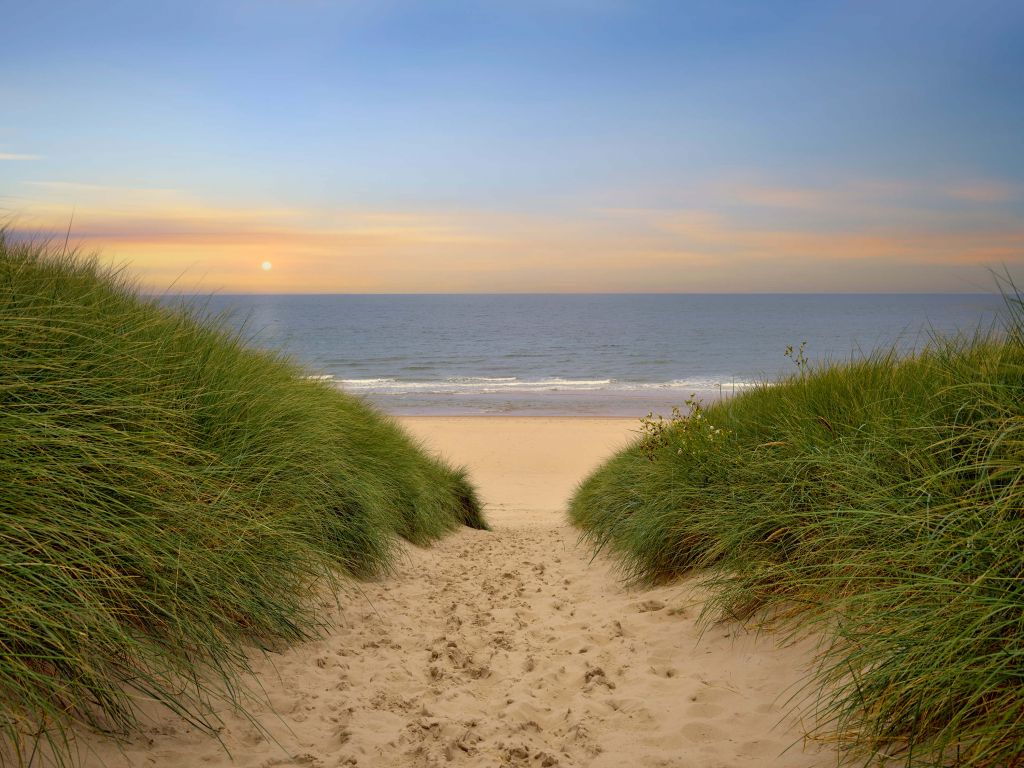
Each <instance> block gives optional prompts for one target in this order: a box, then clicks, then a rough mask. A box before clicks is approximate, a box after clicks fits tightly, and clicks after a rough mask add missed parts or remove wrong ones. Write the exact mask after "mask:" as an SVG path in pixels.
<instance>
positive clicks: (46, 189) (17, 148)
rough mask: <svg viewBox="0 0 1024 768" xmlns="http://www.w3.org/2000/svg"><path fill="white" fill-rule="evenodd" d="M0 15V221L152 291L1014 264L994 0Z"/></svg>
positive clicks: (57, 5) (706, 280)
mask: <svg viewBox="0 0 1024 768" xmlns="http://www.w3.org/2000/svg"><path fill="white" fill-rule="evenodd" d="M3 18H4V26H5V29H6V33H5V35H4V42H3V45H2V46H0V105H3V106H2V107H0V219H2V221H3V222H4V223H5V224H6V227H7V228H8V232H9V234H14V235H17V236H32V237H47V236H52V237H56V238H58V239H59V240H60V241H63V239H64V236H65V233H67V232H68V231H69V232H70V239H71V241H72V242H73V243H75V244H76V245H77V246H79V247H80V248H82V249H83V250H85V251H97V252H99V253H100V254H101V258H102V259H104V260H105V261H109V262H113V263H118V264H124V263H127V264H128V265H129V269H130V271H131V272H132V273H133V274H135V275H137V276H138V278H139V279H140V281H141V282H142V284H143V285H144V286H146V287H147V288H150V289H153V290H168V289H170V290H186V291H193V290H198V291H204V292H205V291H218V292H226V293H233V292H242V293H246V292H254V293H264V292H267V293H286V292H299V293H323V292H340V293H362V292H369V293H408V292H429V293H436V292H460V293H461V292H485V293H486V292H727V293H734V292H738V293H742V292H829V291H840V292H861V291H864V292H974V291H989V290H991V289H992V288H993V287H994V281H993V279H992V276H991V270H997V271H1005V272H1009V273H1010V275H1011V276H1013V277H1014V278H1015V279H1017V280H1018V282H1019V283H1022V284H1024V45H1022V44H1021V40H1024V3H1022V2H1020V1H1019V0H1013V1H1000V2H997V1H989V0H970V1H968V0H963V1H961V2H947V1H946V0H928V1H927V2H916V1H910V0H884V1H883V2H875V1H874V0H858V1H856V2H827V1H825V0H819V1H816V2H809V1H808V2H803V1H800V0H794V1H793V2H771V1H770V0H759V1H752V2H737V1H734V0H718V1H713V0H703V1H702V0H676V1H675V2H645V1H644V0H632V1H630V0H550V1H549V2H541V1H540V0H510V1H508V2H506V1H505V0H477V1H476V2H455V1H448V0H435V1H429V2H409V1H406V0H245V1H243V0H204V1H203V2H191V0H176V1H175V2H163V1H162V0H147V2H138V1H137V0H131V1H130V2H101V1H100V0H93V1H92V2H71V1H70V0H69V1H67V2H50V1H49V0H33V2H28V3H26V2H5V3H4V9H3ZM267 267H269V268H267Z"/></svg>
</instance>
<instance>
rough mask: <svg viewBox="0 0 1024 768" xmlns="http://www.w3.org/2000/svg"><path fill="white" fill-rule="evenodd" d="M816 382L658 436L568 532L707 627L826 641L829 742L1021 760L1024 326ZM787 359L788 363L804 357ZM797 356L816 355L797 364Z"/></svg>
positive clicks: (604, 471)
mask: <svg viewBox="0 0 1024 768" xmlns="http://www.w3.org/2000/svg"><path fill="white" fill-rule="evenodd" d="M1007 305H1008V309H1009V312H1008V316H1009V318H1010V320H1009V322H1008V325H1007V328H1005V329H1003V330H1002V331H996V330H993V331H992V332H986V333H978V334H975V335H974V336H972V337H961V338H956V339H938V338H936V339H933V340H932V341H931V342H930V343H929V344H928V345H927V347H926V348H925V349H923V350H922V351H920V352H919V353H918V354H916V355H913V356H911V357H907V358H900V357H899V356H897V355H896V354H895V353H893V352H882V353H878V354H875V355H873V356H872V357H870V358H869V359H867V360H862V361H856V362H849V363H846V364H836V365H828V366H821V367H818V368H813V369H812V368H809V367H808V366H807V365H806V362H805V361H803V362H802V363H801V362H800V361H797V362H798V366H799V371H798V373H797V374H796V375H794V376H793V377H791V378H790V379H788V380H786V381H784V382H782V383H780V384H778V385H775V386H763V387H760V388H758V389H756V390H754V391H750V392H747V393H744V394H741V395H739V396H737V397H735V398H733V399H730V400H727V401H723V402H720V403H716V404H714V405H712V406H710V407H708V408H707V409H706V410H704V411H700V410H698V411H696V412H695V414H694V415H691V416H690V417H689V418H682V419H678V420H676V421H675V423H673V424H672V425H671V426H669V427H668V428H667V429H666V428H662V427H660V426H659V427H657V428H652V426H651V424H650V422H647V425H646V433H645V434H644V435H643V436H642V437H641V438H640V439H639V440H637V441H636V443H635V444H633V445H632V446H631V447H629V448H627V449H626V450H624V451H622V452H621V453H619V454H618V455H616V456H615V457H613V458H612V459H611V460H610V461H609V462H607V463H606V464H605V465H603V466H602V467H600V468H599V469H598V470H597V471H596V472H595V473H593V474H592V475H591V476H590V477H589V478H587V479H586V480H585V481H584V482H583V483H582V484H581V485H580V487H579V488H578V490H577V492H576V494H575V496H574V498H573V500H572V503H571V509H570V516H571V518H572V520H573V522H574V523H575V524H576V525H578V526H580V527H581V528H582V530H583V534H582V535H583V536H584V537H585V538H586V539H588V540H589V541H590V542H591V543H592V544H593V545H594V546H595V547H596V548H598V549H605V550H607V551H609V552H610V553H612V554H613V555H614V556H615V557H616V558H617V559H618V561H619V562H620V563H621V564H622V566H623V568H624V569H625V571H626V573H627V574H628V575H629V576H631V577H633V578H638V579H666V578H673V577H677V576H680V575H682V574H686V573H688V572H691V571H699V572H700V574H701V575H702V578H703V580H704V582H705V583H706V584H708V585H709V586H710V587H711V588H712V595H713V597H712V598H711V600H710V602H709V603H708V606H707V607H706V609H705V613H704V616H703V619H704V620H705V621H709V620H713V619H715V618H720V617H726V618H739V619H747V618H750V617H755V618H756V619H757V620H758V621H769V620H770V621H771V622H773V623H775V624H777V625H778V624H781V625H783V626H786V627H788V628H790V629H796V630H802V629H810V628H814V629H816V630H819V631H821V632H823V633H824V636H825V638H826V641H827V645H826V649H825V651H824V653H823V655H822V656H821V658H820V660H819V663H818V665H817V667H816V669H815V682H814V684H815V685H817V686H819V687H820V694H819V697H818V701H819V706H820V709H819V712H818V715H819V721H820V722H821V723H822V725H821V727H820V730H819V732H818V734H817V735H819V736H822V737H826V736H827V737H829V738H838V740H839V742H840V743H841V744H842V746H843V747H845V748H846V749H848V750H850V752H851V754H853V755H860V756H865V755H867V756H870V755H895V756H896V759H897V761H898V762H902V763H904V764H906V765H908V766H910V765H929V766H940V765H958V766H1006V765H1020V764H1021V763H1022V761H1024V512H1022V510H1024V313H1022V312H1021V302H1020V299H1019V298H1018V297H1017V296H1016V295H1010V296H1009V297H1008V299H1007ZM791 354H792V353H791ZM800 357H801V358H802V354H801V355H800Z"/></svg>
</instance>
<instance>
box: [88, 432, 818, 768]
mask: <svg viewBox="0 0 1024 768" xmlns="http://www.w3.org/2000/svg"><path fill="white" fill-rule="evenodd" d="M404 421H405V423H406V424H407V425H408V426H409V428H410V429H412V430H413V431H414V432H415V433H416V434H417V435H419V436H420V437H422V438H423V439H424V440H425V441H427V442H428V444H429V445H431V446H432V447H433V448H434V449H436V450H438V451H440V452H441V453H443V454H445V455H447V456H448V457H449V458H451V459H453V460H455V461H457V462H460V463H466V464H468V465H469V466H470V467H471V470H472V472H473V477H474V479H475V480H476V481H477V482H478V483H479V484H480V487H481V490H482V493H483V496H484V499H485V501H486V502H487V504H488V510H489V517H490V519H491V521H492V524H493V525H494V531H493V532H489V533H487V532H481V531H471V530H463V531H460V532H459V533H457V534H455V535H453V536H451V537H449V538H447V539H446V540H444V541H443V542H441V543H440V544H438V545H435V546H433V547H431V548H429V549H418V548H415V547H407V549H406V553H405V556H404V557H403V558H402V560H401V562H400V563H399V565H398V568H397V570H396V572H395V573H394V574H393V575H392V576H391V577H389V578H387V579H385V580H382V581H380V582H378V583H370V584H363V585H361V586H360V589H361V592H362V594H361V595H360V594H357V593H353V594H352V595H350V596H348V597H347V598H346V599H345V600H344V602H345V605H346V607H345V608H344V610H341V611H339V612H338V613H337V615H336V616H335V620H336V623H337V626H336V628H335V629H334V630H332V631H331V632H330V633H329V635H328V636H326V637H325V638H324V639H322V640H319V641H315V642H309V643H306V644H303V645H301V646H299V647H295V648H291V649H288V650H286V651H284V652H283V653H273V654H269V655H267V656H266V657H260V658H258V659H256V661H255V666H256V669H257V671H258V675H259V683H260V685H262V686H263V688H264V689H265V691H266V693H267V697H268V699H269V701H270V703H271V704H272V705H273V709H274V710H275V711H276V713H277V714H276V715H274V714H272V713H271V712H270V711H269V710H268V709H266V708H264V709H263V710H262V711H260V712H257V715H258V717H259V722H260V725H261V726H262V729H263V730H261V728H257V727H256V726H254V725H253V724H252V723H251V722H249V721H247V720H246V719H245V718H243V717H240V716H236V715H230V714H229V715H227V716H225V728H224V729H223V732H222V734H221V739H222V742H223V746H222V745H221V744H219V743H218V742H217V741H216V740H214V739H211V738H209V737H208V736H205V735H203V734H201V733H199V732H198V731H196V730H194V729H191V728H190V727H189V726H188V725H186V724H183V723H182V722H181V721H178V720H175V719H174V718H173V717H172V716H170V715H167V714H160V715H155V716H154V720H153V722H152V723H150V724H148V725H147V727H146V729H145V732H144V733H143V734H141V735H139V736H137V737H135V738H133V739H132V740H131V741H130V742H128V743H123V744H120V745H118V744H115V743H113V742H110V741H103V740H100V739H98V738H95V737H87V738H85V739H83V740H81V741H80V742H79V746H80V748H81V749H82V752H83V757H84V758H85V763H86V765H89V766H98V765H111V766H113V765H125V764H128V765H138V766H148V765H158V766H196V765H211V766H215V765H236V766H253V767H256V766H260V767H261V768H264V767H265V768H269V767H270V766H288V765H297V766H349V765H358V766H441V765H449V764H451V765H463V766H707V767H712V766H766V765H772V766H776V765H777V766H829V765H835V764H836V762H837V757H836V754H835V753H834V752H833V751H832V750H831V748H829V747H827V746H821V745H816V744H811V745H805V744H804V743H803V742H802V739H801V734H802V730H801V729H800V728H799V727H798V726H796V725H795V724H794V723H791V722H781V723H780V720H782V718H783V714H784V712H785V707H784V706H783V704H784V703H785V700H786V699H787V697H788V695H790V694H792V693H793V691H794V690H795V687H794V686H796V685H797V684H798V681H799V680H800V678H801V670H802V669H803V668H804V666H805V665H806V664H807V662H808V661H809V660H810V659H811V657H812V655H813V651H814V648H813V644H812V643H811V642H809V641H803V642H800V643H797V644H792V645H789V646H787V647H778V646H777V644H776V642H777V641H776V639H775V638H771V637H755V636H752V635H750V634H747V633H745V632H743V631H742V630H739V629H738V628H737V627H735V626H731V625H722V626H717V627H714V628H712V629H711V630H709V631H708V632H707V633H706V634H705V635H704V637H703V638H701V637H700V636H699V634H698V631H697V628H696V626H695V618H696V615H697V612H698V611H699V594H697V593H695V592H694V590H693V589H692V588H691V587H688V586H687V585H686V584H676V585H671V586H665V587H658V588H654V589H642V590H631V589H627V588H625V587H623V585H622V584H621V583H620V581H619V579H618V577H617V575H616V574H615V572H614V570H613V569H612V568H611V566H610V565H609V563H608V562H607V561H605V560H604V559H603V558H600V557H598V558H596V559H594V560H593V561H592V560H591V557H590V552H589V551H588V550H587V549H585V548H582V547H578V546H577V545H576V532H575V531H574V530H573V529H571V528H569V527H568V526H567V525H566V524H565V522H564V519H563V516H562V514H561V510H562V509H563V507H564V503H565V501H566V499H567V497H568V495H569V494H570V493H571V491H572V488H573V486H574V485H575V483H576V482H577V481H578V480H579V479H580V478H581V477H582V476H583V474H584V473H585V472H586V471H587V470H588V469H590V468H591V467H593V466H594V465H595V464H596V463H597V462H599V461H600V459H601V458H602V457H604V456H606V455H608V453H610V452H611V451H612V450H613V449H614V448H615V447H617V446H618V445H621V444H622V443H623V442H624V441H625V440H627V439H629V438H630V437H631V433H630V430H631V429H633V428H635V425H636V422H635V421H633V420H620V419H547V418H544V419H525V418H524V419H518V418H508V419H482V418H411V419H406V420H404ZM225 748H226V750H227V751H225Z"/></svg>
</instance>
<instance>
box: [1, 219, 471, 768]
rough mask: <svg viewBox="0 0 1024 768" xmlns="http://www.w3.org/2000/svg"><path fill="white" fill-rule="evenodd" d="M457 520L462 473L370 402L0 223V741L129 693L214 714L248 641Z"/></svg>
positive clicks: (263, 638)
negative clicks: (13, 234) (399, 547)
mask: <svg viewBox="0 0 1024 768" xmlns="http://www.w3.org/2000/svg"><path fill="white" fill-rule="evenodd" d="M458 524H465V525H470V526H474V527H486V526H485V523H484V520H483V518H482V516H481V511H480V505H479V503H478V501H477V499H476V496H475V494H474V490H473V488H472V487H471V486H470V484H469V483H468V481H467V479H466V477H465V474H464V473H463V472H462V471H458V470H453V469H451V468H450V467H448V466H445V465H444V464H442V463H441V462H440V461H438V460H436V459H434V458H430V457H428V456H427V455H426V454H425V453H424V452H423V451H422V450H421V449H420V447H419V446H418V445H416V444H415V443H414V442H412V441H411V440H410V438H409V437H407V436H406V434H405V433H404V432H403V431H402V430H401V429H400V428H399V427H398V426H396V425H395V424H394V423H392V422H391V421H390V420H389V419H387V418H386V417H384V416H382V415H381V414H379V413H378V412H376V411H374V410H372V409H371V408H369V407H368V406H367V405H365V404H363V403H362V402H360V401H358V400H356V399H354V398H351V397H348V396H345V395H343V394H341V393H339V392H337V391H335V390H334V389H332V388H330V387H328V386H327V385H324V384H320V383H317V382H314V381H309V380H307V379H305V378H304V377H303V375H302V371H301V370H300V369H298V368H297V367H296V366H294V365H293V364H291V363H289V362H288V361H287V360H285V359H283V358H281V357H280V356H275V355H273V354H268V353H265V352H257V351H254V350H252V349H249V348H247V347H246V346H245V344H243V343H242V341H241V340H240V338H239V336H238V335H237V334H232V333H229V332H228V331H226V330H225V329H224V328H223V327H221V326H219V325H218V324H217V323H215V322H210V321H206V320H202V319H200V318H199V317H198V316H197V315H195V314H190V313H189V311H187V310H184V309H176V310H172V309H169V308H167V307H165V306H161V304H160V303H159V302H157V301H155V300H147V299H143V298H140V297H139V296H138V295H137V293H136V292H135V291H134V290H133V287H132V284H131V283H130V282H129V281H127V280H126V279H125V278H124V277H123V276H122V275H120V274H119V273H117V272H114V271H110V270H108V269H104V268H101V267H100V266H99V265H98V264H97V263H96V262H95V261H94V260H89V259H84V258H81V257H78V256H74V255H71V256H67V255H62V254H60V253H58V252H55V251H54V250H53V249H49V248H47V247H45V246H36V245H23V244H17V243H14V242H12V241H11V240H10V239H9V238H7V239H5V238H3V237H2V234H0V737H2V738H0V763H5V762H10V761H13V762H14V763H27V762H29V761H30V760H31V759H32V750H33V749H34V748H35V747H38V746H39V740H40V739H44V740H48V741H49V742H50V746H51V747H53V748H55V749H56V751H57V753H58V756H59V755H62V754H65V755H66V751H65V750H64V748H65V747H66V746H67V744H66V734H67V733H68V731H67V728H68V727H69V726H70V725H72V724H73V723H75V722H84V723H88V724H90V725H92V726H95V727H98V728H101V729H104V730H106V731H112V732H125V731H129V730H130V729H132V728H133V727H134V726H135V725H136V712H135V708H134V707H133V704H132V700H133V698H132V697H133V696H134V695H139V694H141V695H142V696H144V697H151V698H155V699H157V700H159V701H162V702H163V703H165V704H166V705H168V706H170V707H171V708H173V709H175V710H177V711H178V712H180V713H181V714H182V715H183V716H184V717H187V718H189V719H190V720H192V721H193V722H194V723H196V724H198V725H199V726H201V727H203V728H206V729H208V730H210V731H214V730H215V729H216V726H217V718H216V715H215V714H214V710H215V709H217V708H223V706H224V705H225V704H234V705H238V704H240V703H241V702H242V699H243V697H242V694H241V691H242V687H240V686H239V681H240V680H241V679H242V678H240V677H239V674H240V672H241V671H243V670H245V669H246V651H247V648H249V647H251V646H252V645H253V644H256V645H263V646H264V647H266V646H268V645H270V644H273V643H280V642H282V641H292V640H299V639H302V638H305V637H308V636H310V635H311V634H315V633H316V632H317V631H318V629H319V628H320V627H321V626H322V621H321V619H320V617H321V616H322V613H320V612H318V607H319V605H320V604H322V603H320V604H318V603H317V601H315V600H313V599H311V595H314V594H320V595H330V594H334V593H335V590H336V589H337V588H339V587H342V588H343V587H344V581H343V578H342V577H344V576H345V575H350V576H369V575H373V574H377V573H379V572H381V571H383V570H385V569H386V568H387V567H388V564H389V562H390V561H391V557H392V555H393V553H394V545H395V542H396V539H395V536H396V535H399V536H402V537H404V538H406V539H408V540H410V541H413V542H416V543H424V542H428V541H430V540H432V539H434V538H436V537H438V536H441V535H442V534H443V533H445V532H446V531H448V530H450V529H452V528H453V527H455V526H457V525H458ZM3 742H6V744H4V743H3Z"/></svg>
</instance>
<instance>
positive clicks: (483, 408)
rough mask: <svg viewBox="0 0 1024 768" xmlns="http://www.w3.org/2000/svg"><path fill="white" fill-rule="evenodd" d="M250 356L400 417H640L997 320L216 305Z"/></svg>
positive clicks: (892, 305)
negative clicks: (289, 363)
mask: <svg viewBox="0 0 1024 768" xmlns="http://www.w3.org/2000/svg"><path fill="white" fill-rule="evenodd" d="M192 301H200V302H201V303H202V305H203V306H204V307H205V311H209V312H212V313H215V314H221V313H226V315H227V318H228V322H229V323H230V324H231V325H233V326H234V327H236V328H239V329H241V331H242V333H243V334H244V336H245V337H246V338H247V339H248V340H249V341H250V342H251V343H253V344H254V345H256V346H259V347H263V348H269V349H275V350H279V351H283V352H285V353H286V354H287V355H289V356H291V357H292V358H293V359H294V360H296V361H297V362H299V363H300V364H301V365H302V366H303V367H304V368H305V369H306V371H307V375H309V376H316V377H321V378H322V379H323V380H324V381H326V382H330V383H333V384H334V385H335V386H337V387H339V388H340V389H342V390H344V391H346V392H351V393H353V394H356V395H359V396H361V397H364V398H367V399H368V400H370V401H372V402H374V403H375V404H377V405H378V406H380V407H382V408H383V409H384V410H386V411H388V412H391V413H394V414H522V415H529V414H537V415H540V414H544V415H582V414H592V415H621V416H637V415H643V414H645V413H647V412H648V411H651V410H653V411H655V412H661V413H667V412H668V411H669V409H670V408H671V406H672V405H682V404H683V403H684V401H685V400H686V399H687V398H688V397H690V396H691V395H696V396H697V397H699V398H701V399H703V400H705V401H707V400H712V399H715V398H717V397H721V396H727V395H730V394H732V393H734V392H740V391H742V390H743V389H745V388H747V387H750V386H752V385H754V384H756V383H759V382H772V381H777V380H779V379H780V378H781V377H784V376H786V375H787V374H790V373H793V372H794V371H795V370H796V368H795V366H794V363H793V360H792V358H791V357H787V356H785V355H784V352H785V350H786V348H787V346H790V345H792V346H793V347H795V348H797V349H798V348H799V345H800V344H801V343H802V342H806V345H805V347H804V354H805V355H806V357H807V359H808V360H809V361H810V362H811V364H817V363H819V362H822V361H835V362H841V361H844V360H849V359H851V358H857V357H863V356H865V355H869V354H871V353H873V352H875V351H878V350H884V349H888V348H891V347H896V348H897V349H898V350H899V351H900V352H902V353H909V352H911V351H913V350H914V349H915V348H919V347H920V346H922V345H923V344H924V343H925V342H926V341H927V339H928V338H929V337H930V336H931V335H934V334H944V335H950V334H956V333H971V332H973V331H975V330H977V329H978V328H987V327H990V326H991V325H992V324H993V323H997V322H998V315H999V314H1000V313H1001V311H1002V308H1003V301H1002V299H1001V298H1000V297H999V296H997V295H986V294H959V295H950V294H941V295H931V294H909V295H908V294H903V295H894V294H871V295H866V294H820V295H808V294H796V295H780V294H743V295H708V294H702V295H685V294H683V295H680V294H672V295H668V294H659V295H651V294H643V295H623V294H614V295H550V294H544V295H402V296H381V295H251V296H241V295H219V296H213V297H206V298H203V299H192Z"/></svg>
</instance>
